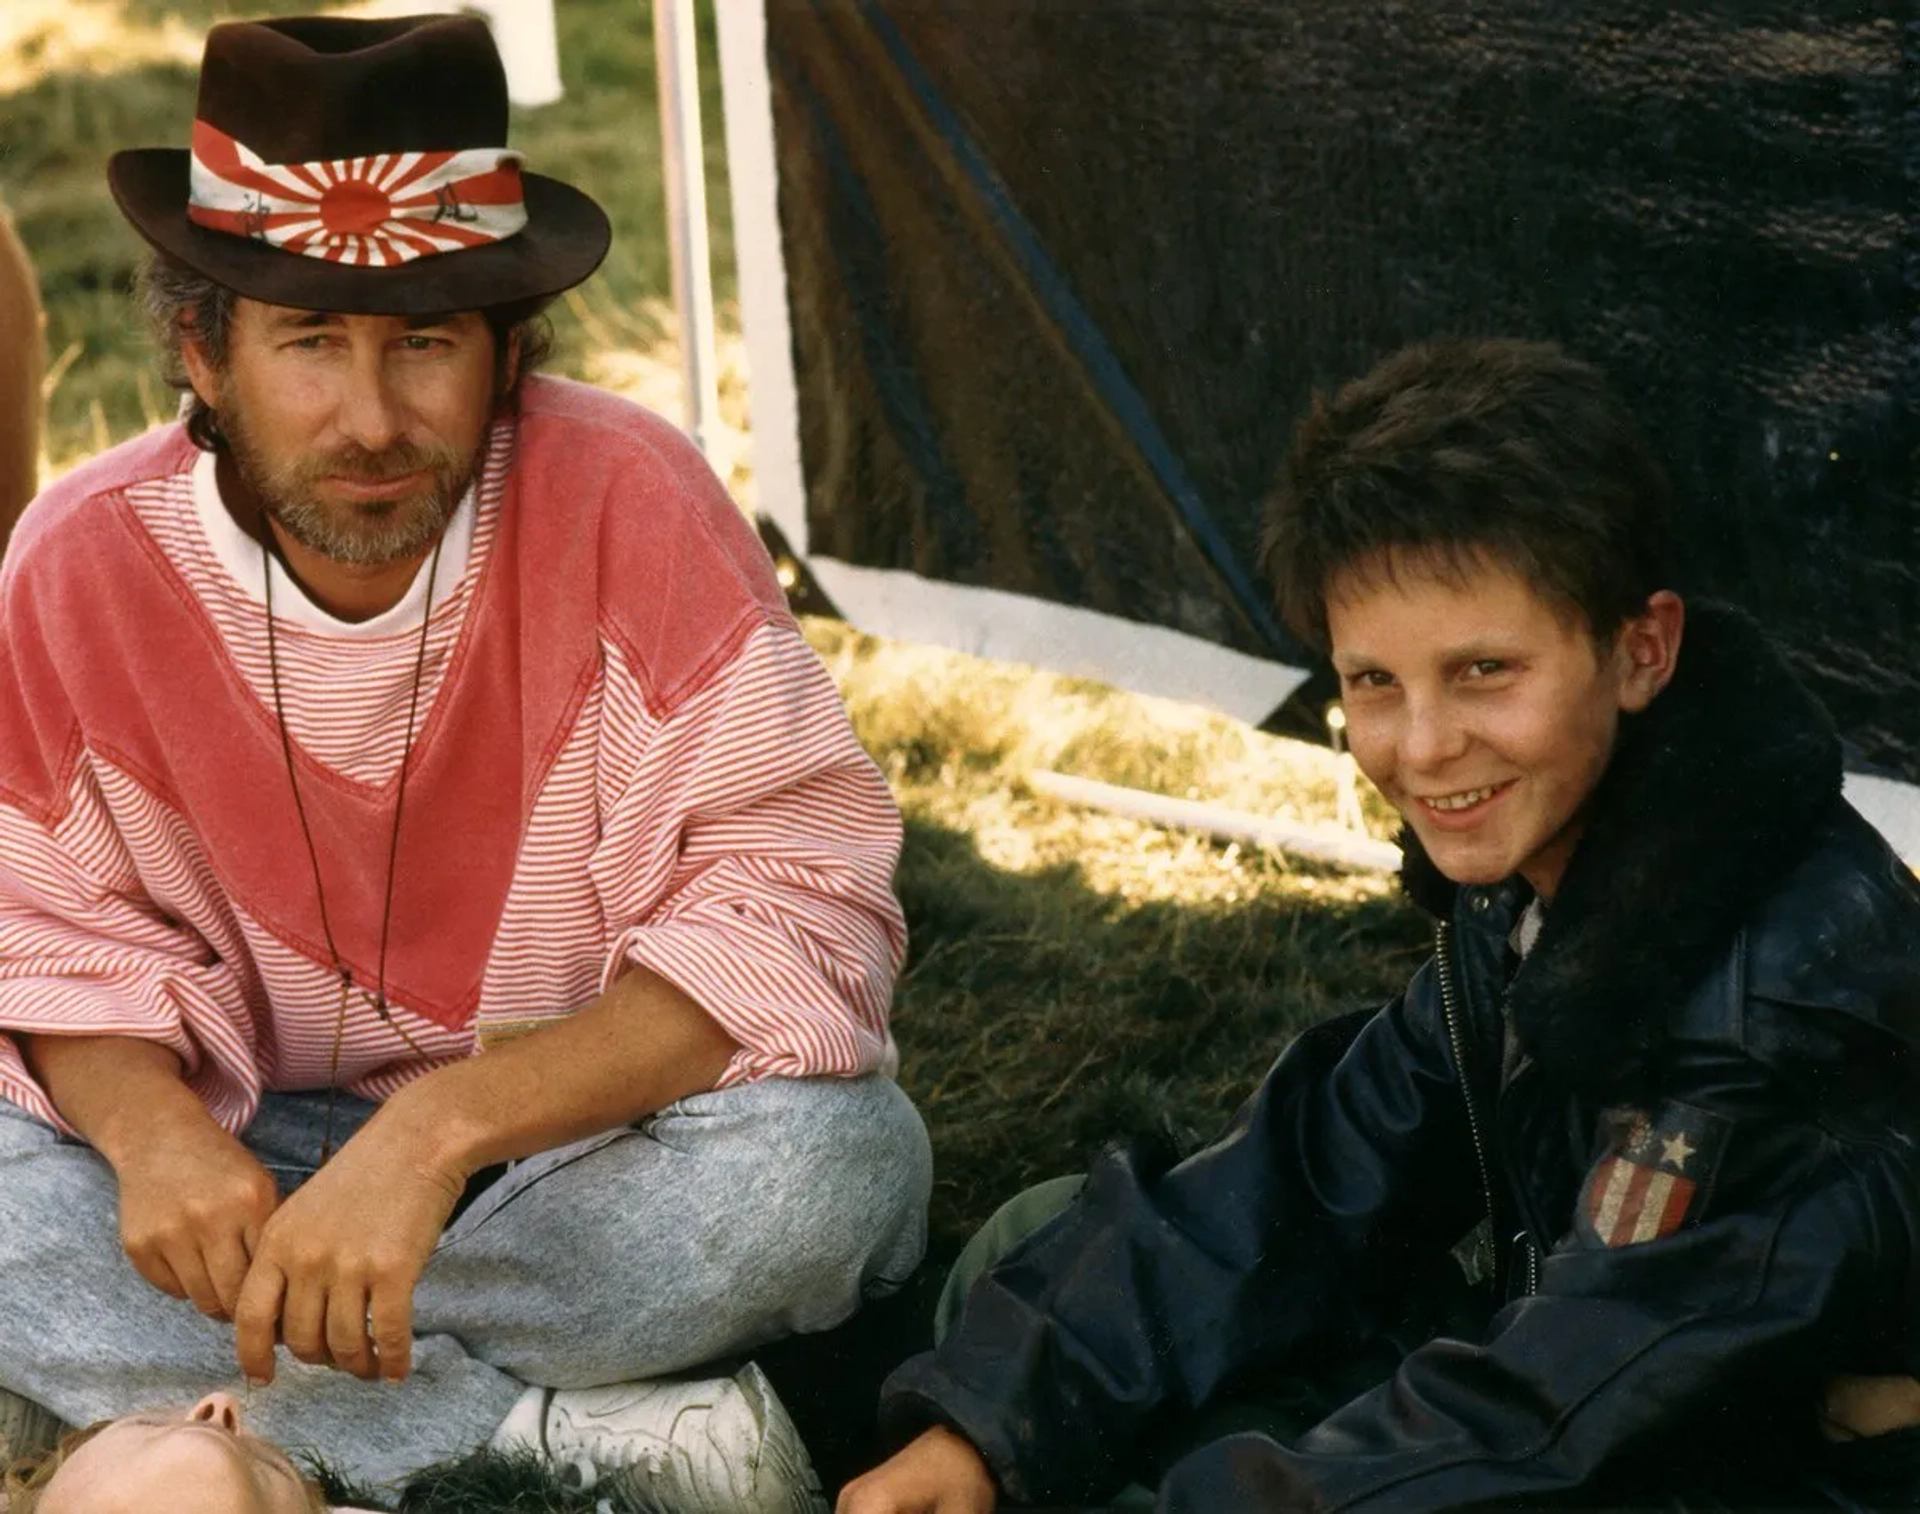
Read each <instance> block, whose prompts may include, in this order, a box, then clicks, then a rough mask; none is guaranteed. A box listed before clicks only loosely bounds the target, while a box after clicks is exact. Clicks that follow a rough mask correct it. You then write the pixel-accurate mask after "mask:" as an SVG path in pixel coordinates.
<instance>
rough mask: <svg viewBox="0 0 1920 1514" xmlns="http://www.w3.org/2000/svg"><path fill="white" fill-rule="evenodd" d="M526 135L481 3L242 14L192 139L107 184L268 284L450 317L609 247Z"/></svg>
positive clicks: (163, 229) (116, 164)
mask: <svg viewBox="0 0 1920 1514" xmlns="http://www.w3.org/2000/svg"><path fill="white" fill-rule="evenodd" d="M506 140H507V82H506V74H505V72H504V70H503V69H502V68H501V66H500V54H499V52H498V51H497V50H496V49H495V47H494V44H493V34H492V33H491V32H490V31H489V30H488V29H487V24H486V23H485V22H484V21H482V20H480V19H478V18H477V17H472V16H406V17H400V18H396V19H393V20H379V21H360V20H350V19H347V18H344V17H338V16H297V17H282V18H278V19H275V20H269V21H231V22H225V23H222V24H221V25H218V26H215V27H214V28H213V29H212V30H211V31H209V32H208V33H207V43H206V53H205V56H204V57H203V58H202V60H201V65H200V103H199V108H198V111H197V113H196V119H195V121H194V126H193V146H192V148H191V149H181V148H173V147H142V148H133V149H129V150H128V151H125V152H118V153H115V154H114V155H113V158H112V160H111V161H110V162H109V163H108V164H107V182H108V184H109V186H110V187H111V188H112V190H113V198H114V200H115V202H116V203H117V204H118V205H119V207H120V210H121V213H122V214H124V215H125V216H126V218H127V219H128V220H129V221H131V222H132V223H133V226H134V229H135V230H136V231H138V232H139V233H140V235H141V236H143V237H145V238H146V239H147V241H149V242H150V243H152V244H153V246H154V247H156V248H158V249H159V250H160V251H161V252H163V253H165V254H166V255H167V256H168V257H171V258H175V259H177V260H178V261H180V262H182V263H184V264H186V265H187V266H188V267H189V268H192V269H194V270H196V271H197V272H200V273H203V274H205V275H206V276H207V277H208V278H210V279H212V280H214V281H215V282H216V283H218V284H222V285H224V286H226V287H227V288H229V289H232V290H234V291H235V292H236V293H239V294H242V295H245V296H247V297H248V298H249V299H256V300H265V301H268V302H270V303H272V304H276V305H290V306H293V307H295V308H297V309H301V310H331V311H340V312H360V313H370V314H391V315H433V314H439V313H442V312H445V311H452V310H479V309H484V308H486V307H487V306H490V305H504V304H511V303H514V302H517V301H521V300H538V299H542V298H546V297H548V296H551V295H556V294H558V293H560V291H561V290H563V289H569V288H571V287H572V286H573V285H575V284H578V283H579V282H580V281H581V280H582V279H584V278H586V277H587V275H589V274H590V273H592V272H593V270H594V269H595V268H597V267H599V266H600V260H601V259H602V258H604V257H605V256H606V253H607V244H608V242H609V240H610V239H611V236H612V233H611V230H610V228H609V227H608V225H607V217H606V213H605V212H604V211H602V210H601V209H600V207H599V206H598V205H596V204H595V203H594V202H593V201H592V200H591V199H589V198H588V197H587V196H586V195H584V194H582V193H581V192H580V191H579V190H577V189H575V188H573V187H572V186H571V185H568V184H563V183H561V182H560V181H559V180H558V179H550V178H546V177H544V176H542V175H540V174H534V173H525V172H523V171H522V170H521V168H520V159H519V155H518V154H517V153H512V152H509V151H507V149H506Z"/></svg>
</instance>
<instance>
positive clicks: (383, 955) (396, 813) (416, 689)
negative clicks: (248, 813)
mask: <svg viewBox="0 0 1920 1514" xmlns="http://www.w3.org/2000/svg"><path fill="white" fill-rule="evenodd" d="M445 540H446V539H445V537H444V536H442V538H441V539H440V540H439V541H436V542H435V543H434V545H433V556H432V558H431V559H430V560H429V561H428V564H427V602H426V604H425V605H424V606H423V607H422V608H421V611H420V641H419V646H418V649H417V650H416V651H415V653H414V658H413V693H412V694H411V695H410V696H409V698H408V700H407V734H406V739H405V741H404V742H403V743H402V744H401V747H400V775H399V780H398V783H397V785H396V787H395V791H394V796H393V835H392V837H391V838H390V839H389V841H388V843H387V886H386V893H385V898H384V900H383V902H382V904H381V908H380V961H379V966H378V969H377V976H376V979H375V984H374V991H373V994H372V995H371V997H370V998H369V999H368V1001H367V1002H368V1003H369V1004H371V1005H372V1007H373V1012H374V1013H375V1014H376V1015H378V1016H379V1017H380V1021H381V1023H382V1024H383V1025H386V1026H388V1027H390V1028H391V1029H392V1030H393V1031H394V1032H395V1033H396V1034H397V1035H398V1036H399V1037H400V1039H401V1040H403V1041H405V1042H406V1043H407V1045H408V1046H409V1047H410V1048H412V1050H413V1051H415V1052H416V1053H418V1054H419V1055H421V1056H425V1055H426V1052H425V1050H424V1049H423V1048H422V1047H421V1045H420V1043H419V1042H417V1041H415V1040H414V1038H413V1037H412V1036H410V1035H408V1034H407V1028H406V1027H405V1026H404V1025H401V1024H400V1023H399V1022H397V1021H396V1020H395V1019H394V1018H393V1013H392V1011H391V1010H390V1009H389V1008H388V1006H387V938H388V934H389V932H390V930H391V928H392V926H393V880H394V873H395V867H396V864H397V863H398V861H399V858H400V816H401V812H402V810H403V809H404V807H405V805H406V802H407V767H408V765H409V764H410V763H411V761H412V759H413V723H414V718H415V716H416V715H417V714H418V713H419V710H420V685H421V684H422V682H423V681H424V678H425V673H426V666H427V628H428V627H429V626H430V625H431V624H432V621H433V586H434V580H435V579H436V578H437V577H438V575H439V572H440V548H441V547H442V546H443V545H444V544H445ZM268 541H269V536H265V535H263V536H262V538H261V542H260V557H261V566H262V568H263V569H264V570H265V573H266V600H267V671H268V676H269V679H270V681H271V682H272V685H273V714H274V719H275V720H276V721H277V722H278V723H279V726H280V755H281V756H282V757H283V758H285V759H286V764H287V785H288V787H290V788H291V789H292V790H293V808H294V811H295V813H296V814H298V815H299V817H300V836H301V839H302V840H304V841H305V842H306V844H307V861H308V863H309V864H310V865H311V866H312V868H313V892H314V897H315V898H316V899H318V900H319V903H320V933H321V935H322V936H323V937H324V938H325V939H326V943H327V955H328V957H330V958H331V959H332V962H333V973H334V976H335V977H336V978H338V979H339V981H340V1007H339V1009H338V1010H337V1011H336V1013H335V1015H334V1021H333V1052H332V1055H331V1057H330V1059H329V1061H328V1064H327V1127H326V1134H325V1135H324V1136H323V1137H322V1139H321V1143H320V1160H321V1162H322V1163H323V1164H324V1163H325V1162H326V1161H327V1160H328V1158H330V1157H331V1156H332V1155H333V1112H334V1102H335V1099H336V1097H337V1095H338V1093H339V1082H340V1049H341V1045H342V1043H343V1041H344V1040H345V1037H346V1031H347V1001H348V999H349V998H350V997H351V995H352V993H353V987H354V983H353V972H352V969H350V968H349V967H348V966H347V965H346V963H345V962H343V961H342V960H341V959H340V948H339V947H338V946H337V945H335V944H334V937H333V920H332V918H331V916H330V915H329V914H328V912H327V890H326V885H325V884H324V883H322V882H321V880H320V853H319V851H318V850H317V849H316V848H315V846H314V844H313V826H312V825H311V824H310V823H309V822H308V820H307V806H306V801H305V800H303V799H302V798H301V797H300V779H299V776H298V774H297V773H296V771H295V768H294V762H293V737H292V736H291V735H289V734H288V731H287V712H286V707H285V704H284V702H283V700H282V698H281V694H280V648H279V643H278V641H277V640H276V638H275V635H274V629H273V550H272V548H271V547H270V546H269V545H268ZM361 992H362V993H363V994H364V993H365V992H366V990H365V989H362V990H361Z"/></svg>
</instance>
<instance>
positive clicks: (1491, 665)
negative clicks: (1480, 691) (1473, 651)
mask: <svg viewBox="0 0 1920 1514" xmlns="http://www.w3.org/2000/svg"><path fill="white" fill-rule="evenodd" d="M1506 671H1507V665H1506V664H1505V663H1504V662H1502V661H1501V660H1500V659H1499V658H1498V657H1478V658H1475V659H1474V660H1473V661H1472V662H1471V663H1469V664H1468V665H1467V676H1468V677H1469V678H1491V677H1493V675H1494V674H1496V673H1504V672H1506Z"/></svg>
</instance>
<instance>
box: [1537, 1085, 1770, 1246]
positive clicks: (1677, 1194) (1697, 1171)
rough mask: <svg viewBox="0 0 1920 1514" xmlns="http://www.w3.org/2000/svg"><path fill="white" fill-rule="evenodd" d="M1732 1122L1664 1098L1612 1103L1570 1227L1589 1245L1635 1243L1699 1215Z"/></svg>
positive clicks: (1668, 1232) (1602, 1121)
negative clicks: (1644, 1103)
mask: <svg viewBox="0 0 1920 1514" xmlns="http://www.w3.org/2000/svg"><path fill="white" fill-rule="evenodd" d="M1731 1130H1732V1122H1731V1121H1729V1120H1727V1119H1725V1118H1724V1117H1722V1116H1720V1115H1716V1114H1712V1113H1709V1112H1708V1111H1706V1110H1704V1109H1695V1108H1694V1107H1693V1106H1692V1105H1691V1104H1682V1103H1679V1102H1678V1101H1674V1100H1669V1101H1668V1102H1666V1103H1664V1104H1661V1105H1659V1106H1657V1107H1655V1108H1651V1109H1633V1108H1627V1109H1610V1110H1607V1111H1606V1112H1605V1113H1604V1114H1603V1115H1602V1116H1601V1118H1600V1141H1601V1151H1600V1155H1599V1159H1598V1160H1597V1161H1596V1162H1595V1163H1594V1166H1593V1169H1592V1171H1591V1172H1589V1173H1588V1174H1587V1182H1586V1186H1585V1188H1583V1189H1582V1190H1581V1193H1580V1205H1579V1210H1578V1212H1577V1213H1576V1215H1575V1217H1574V1227H1575V1229H1576V1230H1577V1231H1578V1232H1579V1233H1580V1237H1581V1239H1582V1240H1584V1241H1586V1242H1587V1243H1588V1244H1590V1245H1601V1246H1635V1245H1640V1244H1643V1243H1644V1242H1647V1241H1657V1240H1659V1239H1660V1238H1661V1237H1662V1236H1667V1235H1672V1234H1673V1233H1674V1232H1675V1231H1676V1230H1679V1229H1680V1228H1681V1227H1682V1226H1683V1225H1686V1224H1688V1223H1690V1222H1694V1221H1697V1220H1698V1219H1699V1217H1700V1212H1701V1210H1702V1209H1703V1208H1704V1207H1705V1205H1706V1199H1707V1195H1708V1193H1709V1191H1710V1190H1711V1188H1712V1186H1713V1180H1714V1178H1715V1177H1716V1176H1717V1175H1718V1174H1719V1171H1720V1161H1721V1158H1722V1157H1723V1156H1724V1155H1725V1153H1726V1148H1727V1137H1728V1134H1729V1133H1730V1131H1731Z"/></svg>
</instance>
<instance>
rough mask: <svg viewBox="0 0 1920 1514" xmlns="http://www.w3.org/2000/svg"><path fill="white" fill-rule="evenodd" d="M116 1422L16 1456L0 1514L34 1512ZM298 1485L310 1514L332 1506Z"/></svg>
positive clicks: (2, 1487) (0, 1478)
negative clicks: (70, 1462)
mask: <svg viewBox="0 0 1920 1514" xmlns="http://www.w3.org/2000/svg"><path fill="white" fill-rule="evenodd" d="M115 1423H117V1421H115V1420H111V1419H103V1420H101V1421H100V1422H99V1423H98V1424H92V1425H88V1426H87V1427H86V1428H85V1429H84V1430H69V1431H68V1432H67V1433H66V1434H65V1435H63V1436H61V1437H60V1441H59V1444H58V1445H56V1446H55V1447H54V1448H53V1449H52V1450H51V1451H41V1452H39V1453H37V1454H35V1455H32V1456H16V1457H15V1458H14V1459H13V1460H12V1461H11V1462H9V1463H8V1465H7V1468H6V1471H5V1473H4V1474H3V1475H0V1514H34V1511H35V1510H37V1509H38V1508H39V1507H40V1495H41V1494H43V1493H45V1492H46V1490H47V1484H48V1483H50V1482H52V1481H53V1475H54V1473H56V1472H58V1471H59V1470H60V1469H61V1468H62V1467H63V1466H65V1465H66V1464H67V1458H68V1457H70V1456H72V1455H73V1453H74V1452H75V1451H78V1450H79V1449H80V1448H81V1447H82V1446H84V1445H85V1444H86V1443H87V1442H88V1441H90V1440H92V1439H93V1438H94V1436H96V1435H98V1434H99V1433H100V1432H101V1431H102V1430H104V1429H106V1428H107V1427H108V1426H109V1425H112V1424H115ZM300 1486H301V1487H302V1488H304V1489H306V1493H307V1507H308V1511H309V1514H328V1510H329V1509H330V1508H331V1505H329V1504H328V1502H327V1495H326V1494H325V1493H324V1492H323V1491H321V1488H320V1484H319V1483H317V1482H315V1481H314V1480H313V1479H312V1478H311V1477H304V1476H303V1477H302V1478H301V1479H300Z"/></svg>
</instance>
